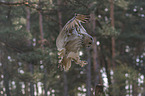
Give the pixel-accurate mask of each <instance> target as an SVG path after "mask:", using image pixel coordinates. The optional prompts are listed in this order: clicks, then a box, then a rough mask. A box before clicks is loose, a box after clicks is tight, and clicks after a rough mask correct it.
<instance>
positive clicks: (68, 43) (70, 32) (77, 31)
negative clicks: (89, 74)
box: [56, 14, 93, 71]
mask: <svg viewBox="0 0 145 96" xmlns="http://www.w3.org/2000/svg"><path fill="white" fill-rule="evenodd" d="M88 19H89V18H88V16H87V15H81V14H77V15H75V16H74V17H73V18H72V19H71V20H69V21H68V22H67V23H66V25H65V26H64V27H63V29H62V30H61V32H60V33H59V35H58V37H57V39H56V46H57V49H58V51H59V52H58V55H59V56H58V57H59V58H60V60H59V63H60V64H61V67H62V68H64V70H65V71H67V70H69V68H70V67H71V61H74V62H75V63H76V64H79V65H80V66H82V67H83V66H84V65H86V64H87V62H86V61H81V60H80V57H79V50H80V48H81V47H83V46H86V47H90V46H91V45H92V43H93V38H92V36H90V35H89V34H88V33H87V32H86V30H85V28H84V27H83V26H82V25H81V23H85V22H86V21H87V20H88Z"/></svg>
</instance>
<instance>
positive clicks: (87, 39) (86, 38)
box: [83, 34, 94, 47]
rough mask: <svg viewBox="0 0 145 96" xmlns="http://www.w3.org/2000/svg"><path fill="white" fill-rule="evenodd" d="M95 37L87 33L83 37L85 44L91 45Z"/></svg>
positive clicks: (86, 45)
mask: <svg viewBox="0 0 145 96" xmlns="http://www.w3.org/2000/svg"><path fill="white" fill-rule="evenodd" d="M93 41H94V40H93V37H92V36H90V35H89V34H85V35H84V38H83V45H84V46H85V47H90V46H91V45H92V44H93Z"/></svg>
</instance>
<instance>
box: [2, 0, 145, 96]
mask: <svg viewBox="0 0 145 96" xmlns="http://www.w3.org/2000/svg"><path fill="white" fill-rule="evenodd" d="M75 13H78V14H86V15H90V20H89V21H88V22H87V23H86V24H83V26H84V27H85V28H86V30H87V32H88V33H89V34H91V35H92V36H93V38H94V44H93V45H92V47H90V48H82V49H81V51H80V56H81V59H83V60H87V61H88V64H87V65H86V66H85V67H83V68H82V67H80V66H79V65H77V64H75V63H74V62H73V64H72V67H71V68H70V70H69V71H68V72H64V71H63V70H61V68H58V67H59V64H58V57H57V49H56V37H57V36H58V34H59V32H60V29H62V27H63V26H64V25H65V23H66V22H67V21H68V20H70V19H71V18H72V17H73V16H74V14H75ZM96 86H100V87H101V88H103V93H102V94H104V95H98V94H97V91H98V89H97V88H96ZM95 91H96V96H145V1H144V0H0V96H94V94H95Z"/></svg>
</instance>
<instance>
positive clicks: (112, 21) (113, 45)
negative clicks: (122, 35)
mask: <svg viewBox="0 0 145 96" xmlns="http://www.w3.org/2000/svg"><path fill="white" fill-rule="evenodd" d="M110 18H111V26H112V27H113V28H114V27H115V25H114V0H110ZM111 41H112V65H113V69H114V68H115V62H114V58H115V37H114V36H112V38H111Z"/></svg>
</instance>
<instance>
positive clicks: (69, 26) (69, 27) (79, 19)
mask: <svg viewBox="0 0 145 96" xmlns="http://www.w3.org/2000/svg"><path fill="white" fill-rule="evenodd" d="M88 19H89V18H88V16H87V15H81V14H77V15H76V16H74V17H73V18H72V19H71V20H69V21H68V22H67V23H66V24H65V26H64V27H63V29H62V30H61V32H60V33H59V36H58V37H57V39H56V46H57V48H58V50H61V49H62V48H63V47H64V43H65V42H66V40H67V39H68V37H70V35H72V33H73V34H77V32H74V29H75V28H80V27H82V25H81V23H85V22H86V21H87V20H88ZM82 30H85V29H84V28H83V29H82ZM84 32H86V31H84ZM77 35H78V34H77ZM73 37H75V36H73ZM75 38H76V37H75ZM75 38H72V39H75ZM69 39H70V38H69Z"/></svg>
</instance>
